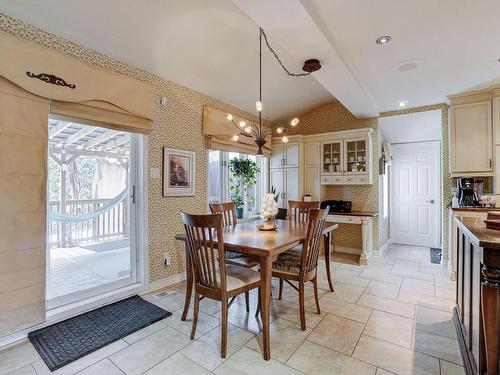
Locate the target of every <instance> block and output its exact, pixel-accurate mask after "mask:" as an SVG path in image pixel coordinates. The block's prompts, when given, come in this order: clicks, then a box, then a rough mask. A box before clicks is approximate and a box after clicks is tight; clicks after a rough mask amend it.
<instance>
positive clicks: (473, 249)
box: [454, 217, 500, 375]
mask: <svg viewBox="0 0 500 375" xmlns="http://www.w3.org/2000/svg"><path fill="white" fill-rule="evenodd" d="M455 224H456V228H457V229H456V232H455V233H454V236H455V237H456V243H457V247H456V248H457V254H456V255H457V289H456V307H455V309H454V320H455V325H456V328H457V331H458V340H459V343H460V348H461V350H462V355H463V358H464V365H465V368H466V370H467V373H468V374H488V375H498V374H499V373H500V231H495V230H491V229H486V225H485V224H484V220H483V219H480V218H472V217H456V218H455Z"/></svg>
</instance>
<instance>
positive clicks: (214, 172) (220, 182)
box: [208, 151, 269, 217]
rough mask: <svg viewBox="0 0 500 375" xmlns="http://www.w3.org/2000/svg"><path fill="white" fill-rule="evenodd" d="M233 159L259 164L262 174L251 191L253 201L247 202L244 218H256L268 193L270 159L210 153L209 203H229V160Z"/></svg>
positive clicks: (220, 152)
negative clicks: (245, 159)
mask: <svg viewBox="0 0 500 375" xmlns="http://www.w3.org/2000/svg"><path fill="white" fill-rule="evenodd" d="M233 158H248V159H251V160H253V161H255V162H256V163H257V167H259V169H260V173H259V174H258V176H257V184H256V185H255V187H253V188H252V189H251V190H250V196H251V199H248V200H247V202H245V203H246V204H245V209H244V216H245V217H248V216H254V215H257V214H258V213H259V207H260V201H261V199H262V196H263V195H264V194H265V193H267V192H268V170H269V159H268V158H266V157H263V156H254V155H246V154H240V153H237V152H225V151H209V156H208V202H209V203H222V202H229V201H230V200H231V199H230V196H229V187H230V184H231V178H230V177H231V176H230V172H229V168H228V163H229V160H231V159H233Z"/></svg>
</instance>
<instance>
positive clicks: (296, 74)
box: [260, 28, 311, 77]
mask: <svg viewBox="0 0 500 375" xmlns="http://www.w3.org/2000/svg"><path fill="white" fill-rule="evenodd" d="M260 34H261V35H262V36H263V37H264V41H265V42H266V46H267V48H268V49H269V51H271V53H272V54H273V55H274V57H275V58H276V61H278V64H280V66H281V67H282V68H283V70H284V71H285V72H286V74H288V75H289V76H292V77H305V76H308V75H309V74H311V72H307V73H292V72H290V71H289V70H288V69H287V68H286V66H285V65H284V64H283V62H282V61H281V59H280V58H279V56H278V54H277V53H276V52H275V51H274V49H273V48H272V47H271V45H270V44H269V42H268V41H267V35H266V33H265V32H264V30H263V29H262V28H261V29H260Z"/></svg>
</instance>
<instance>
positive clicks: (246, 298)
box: [245, 290, 250, 312]
mask: <svg viewBox="0 0 500 375" xmlns="http://www.w3.org/2000/svg"><path fill="white" fill-rule="evenodd" d="M245 305H246V307H247V312H250V294H249V293H248V290H247V291H246V292H245Z"/></svg>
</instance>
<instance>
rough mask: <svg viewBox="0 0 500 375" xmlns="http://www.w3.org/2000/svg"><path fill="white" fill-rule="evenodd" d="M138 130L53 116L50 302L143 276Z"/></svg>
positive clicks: (112, 287)
mask: <svg viewBox="0 0 500 375" xmlns="http://www.w3.org/2000/svg"><path fill="white" fill-rule="evenodd" d="M137 137H138V136H137V135H134V134H132V133H127V132H123V131H116V130H112V129H107V128H101V127H99V126H95V125H87V124H84V123H81V122H78V121H77V122H75V121H69V120H67V119H65V120H61V119H56V118H51V119H50V120H49V157H48V186H47V190H48V199H47V201H48V210H47V211H48V217H47V265H48V266H47V300H48V308H49V309H50V308H55V307H59V306H62V305H65V304H69V303H72V302H76V301H80V300H83V299H85V298H90V297H96V296H99V295H102V294H104V293H106V292H109V291H112V290H115V289H118V288H121V287H124V286H127V285H131V284H133V283H135V282H136V281H137V246H136V231H135V228H136V225H135V199H134V193H135V175H136V172H135V171H136V168H135V160H136V157H135V156H136V145H137Z"/></svg>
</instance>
